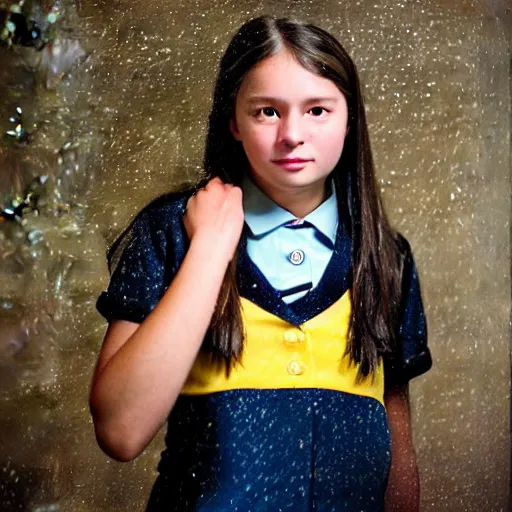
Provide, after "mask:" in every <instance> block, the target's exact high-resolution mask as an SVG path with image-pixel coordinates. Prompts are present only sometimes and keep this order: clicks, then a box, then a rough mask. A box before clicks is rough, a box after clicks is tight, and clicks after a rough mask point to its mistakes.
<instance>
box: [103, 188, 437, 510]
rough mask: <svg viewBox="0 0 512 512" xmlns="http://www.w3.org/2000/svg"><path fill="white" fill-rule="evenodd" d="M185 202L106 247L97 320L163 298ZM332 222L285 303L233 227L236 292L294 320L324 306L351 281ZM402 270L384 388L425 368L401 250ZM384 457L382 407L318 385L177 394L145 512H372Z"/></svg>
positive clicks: (163, 209)
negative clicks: (316, 271) (309, 275)
mask: <svg viewBox="0 0 512 512" xmlns="http://www.w3.org/2000/svg"><path fill="white" fill-rule="evenodd" d="M188 197H189V196H188V194H170V195H166V196H163V197H161V198H159V199H158V200H156V201H154V202H153V203H151V204H150V205H149V206H147V207H146V208H145V209H144V210H143V211H142V212H141V213H140V214H139V215H138V216H137V217H136V218H135V220H134V222H133V223H132V225H131V226H130V227H129V228H128V230H127V231H126V232H125V233H123V235H122V236H121V237H119V239H118V240H117V242H116V243H115V244H114V246H113V247H112V249H111V251H110V253H109V263H110V266H111V272H112V276H111V281H110V285H109V288H108V290H107V291H106V292H104V293H102V294H101V296H100V297H99V299H98V302H97V308H98V310H99V312H100V313H101V314H102V315H103V316H104V317H105V318H106V319H107V320H108V321H110V320H112V319H122V320H129V321H132V322H137V323H140V322H142V321H143V320H144V318H146V316H147V315H148V314H149V313H150V312H151V311H152V310H153V308H154V307H155V306H156V304H157V303H158V301H159V300H160V298H161V297H162V295H163V293H164V292H165V289H166V288H167V286H168V285H169V284H170V282H171V280H172V278H173V276H174V275H175V274H176V272H177V270H178V268H179V266H180V264H181V262H182V261H183V259H184V257H185V254H186V250H187V247H188V241H187V236H186V232H185V228H184V226H183V222H182V216H183V213H184V209H185V205H186V201H187V199H188ZM341 224H342V223H340V226H339V229H338V233H337V237H336V244H335V249H334V253H333V256H332V258H331V260H330V262H329V264H328V266H327V268H326V270H325V273H324V275H323V277H322V279H321V281H320V283H319V284H318V286H317V287H316V288H315V289H313V290H312V291H311V292H310V293H309V294H307V295H306V296H304V297H303V298H301V299H299V300H297V301H295V302H293V303H292V304H286V303H285V302H283V301H282V300H281V299H280V297H279V296H278V294H277V293H276V292H275V291H274V290H273V288H272V287H271V286H270V285H269V283H268V282H267V281H266V279H265V278H264V276H263V275H262V274H261V272H259V270H258V268H257V267H256V266H255V265H254V264H253V263H252V261H251V260H250V258H249V257H248V255H247V253H246V251H245V234H243V236H242V243H241V248H240V250H239V260H238V276H237V279H238V285H239V291H240V295H241V296H242V297H244V298H246V299H248V300H250V301H251V302H253V303H254V304H256V305H257V306H259V307H261V308H263V309H265V310H266V311H268V312H270V313H272V314H273V315H276V316H277V317H279V318H281V319H283V320H285V321H287V322H289V323H291V324H293V325H300V324H301V323H303V322H305V321H307V320H309V319H310V318H312V317H314V316H316V315H318V314H319V313H320V312H322V311H324V310H326V309H327V308H328V307H329V306H331V305H332V304H333V303H334V302H336V301H337V300H338V299H340V298H341V297H342V295H343V294H344V293H345V292H346V291H347V289H349V287H350V266H351V259H350V238H349V237H348V236H347V234H346V233H345V232H344V229H343V226H342V225H341ZM404 276H405V277H404V285H403V288H404V299H403V318H402V323H401V328H400V346H399V349H398V352H397V353H396V354H394V355H393V357H389V358H387V359H385V360H384V367H385V376H386V381H387V382H388V383H389V382H393V383H405V382H407V381H408V380H410V379H411V378H413V377H415V376H417V375H420V374H422V373H424V372H426V371H427V370H428V369H429V368H430V367H431V364H432V360H431V356H430V351H429V349H428V346H427V329H426V321H425V315H424V310H423V305H422V300H421V293H420V288H419V281H418V275H417V272H416V267H415V264H414V261H413V258H412V254H410V251H409V256H408V260H407V266H406V271H405V274H404ZM390 453H391V452H390V436H389V430H388V422H387V417H386V411H385V409H384V406H383V405H382V403H381V402H379V401H378V400H375V399H374V398H370V397H364V396H359V395H355V394H350V393H344V392H340V391H333V390H328V389H317V388H296V389H233V390H228V391H222V392H219V393H211V394H207V395H199V396H190V395H180V396H179V398H178V400H177V402H176V405H175V407H174V408H173V410H172V411H171V413H170V415H169V419H168V431H167V436H166V449H165V450H164V452H163V453H162V457H161V461H160V464H159V466H158V471H159V477H158V478H157V481H156V483H155V486H154V488H153V492H152V494H151V497H150V500H149V503H148V509H147V510H148V511H164V510H165V511H179V512H186V511H201V512H219V511H240V512H250V511H253V512H256V511H261V512H263V511H272V512H274V511H275V512H278V511H290V512H291V511H293V512H311V511H318V512H323V511H326V512H327V511H332V512H341V511H350V512H354V511H368V512H378V511H383V510H384V495H385V490H386V485H387V476H388V471H389V465H390Z"/></svg>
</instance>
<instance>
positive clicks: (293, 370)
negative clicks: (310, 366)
mask: <svg viewBox="0 0 512 512" xmlns="http://www.w3.org/2000/svg"><path fill="white" fill-rule="evenodd" d="M286 370H287V371H288V373H289V374H290V375H302V374H303V373H304V372H305V371H306V366H305V365H304V364H303V363H301V362H300V361H297V360H295V359H294V360H292V361H290V362H289V363H288V365H287V366H286Z"/></svg>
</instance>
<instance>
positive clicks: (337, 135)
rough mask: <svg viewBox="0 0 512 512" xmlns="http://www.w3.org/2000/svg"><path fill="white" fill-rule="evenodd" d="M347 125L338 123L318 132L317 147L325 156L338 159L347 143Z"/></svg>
mask: <svg viewBox="0 0 512 512" xmlns="http://www.w3.org/2000/svg"><path fill="white" fill-rule="evenodd" d="M345 135H346V126H345V125H343V124H342V125H337V126H335V127H330V128H329V129H328V130H325V131H322V132H319V133H317V148H318V150H319V151H320V154H321V155H323V156H324V158H326V159H329V160H335V163H336V162H337V161H338V159H339V157H340V155H341V153H342V151H343V145H344V143H345Z"/></svg>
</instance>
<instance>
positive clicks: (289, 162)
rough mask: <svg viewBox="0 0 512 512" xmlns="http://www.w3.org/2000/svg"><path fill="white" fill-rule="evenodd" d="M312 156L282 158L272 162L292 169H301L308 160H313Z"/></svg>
mask: <svg viewBox="0 0 512 512" xmlns="http://www.w3.org/2000/svg"><path fill="white" fill-rule="evenodd" d="M312 161H313V159H311V158H282V159H280V160H272V163H274V164H276V165H279V166H280V167H284V168H285V169H288V170H290V171H300V170H301V169H303V168H304V167H305V166H306V164H307V163H308V162H312Z"/></svg>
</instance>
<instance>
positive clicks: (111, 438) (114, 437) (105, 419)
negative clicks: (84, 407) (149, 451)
mask: <svg viewBox="0 0 512 512" xmlns="http://www.w3.org/2000/svg"><path fill="white" fill-rule="evenodd" d="M89 407H90V411H91V416H92V419H93V424H94V433H95V435H96V441H97V442H98V446H99V447H100V448H101V450H102V451H103V452H104V453H105V454H106V455H108V456H109V457H110V458H112V459H114V460H117V461H119V462H130V461H132V460H134V459H136V458H137V457H138V456H139V455H140V454H141V453H142V451H143V450H144V448H145V447H146V445H147V443H144V442H143V440H142V439H140V436H137V435H136V434H135V432H134V431H135V429H134V428H133V426H131V425H130V426H128V427H127V426H126V425H127V424H128V423H129V422H122V421H118V420H116V419H114V418H112V417H111V416H109V415H105V414H104V412H105V411H103V413H102V412H101V409H100V408H98V407H96V406H95V403H94V399H91V400H90V402H89Z"/></svg>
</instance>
